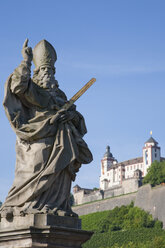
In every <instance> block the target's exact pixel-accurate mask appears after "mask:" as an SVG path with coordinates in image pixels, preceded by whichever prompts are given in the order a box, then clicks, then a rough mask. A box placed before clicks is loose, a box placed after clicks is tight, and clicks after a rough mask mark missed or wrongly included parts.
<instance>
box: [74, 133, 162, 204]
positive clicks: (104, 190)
mask: <svg viewBox="0 0 165 248" xmlns="http://www.w3.org/2000/svg"><path fill="white" fill-rule="evenodd" d="M155 160H157V161H159V162H160V161H162V160H165V158H163V157H161V149H160V147H159V146H158V142H157V141H156V140H155V139H154V138H153V137H152V136H151V137H150V138H149V139H148V140H147V141H146V142H145V145H144V147H143V149H142V157H138V158H133V159H129V160H126V161H123V162H120V163H118V161H117V159H115V158H114V157H113V155H112V153H111V152H110V147H109V146H107V148H106V152H105V154H104V156H103V158H102V160H101V176H100V188H99V189H98V190H92V189H85V188H81V187H80V186H79V185H76V186H74V187H73V194H74V200H75V205H79V204H83V203H86V202H91V201H95V200H101V199H105V198H108V197H113V196H117V195H122V194H127V193H131V192H135V191H137V190H138V188H139V187H140V186H141V182H142V178H143V177H145V176H146V174H147V169H148V168H149V167H150V166H151V164H152V163H153V162H154V161H155Z"/></svg>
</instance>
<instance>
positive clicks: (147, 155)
mask: <svg viewBox="0 0 165 248" xmlns="http://www.w3.org/2000/svg"><path fill="white" fill-rule="evenodd" d="M160 156H161V155H160V147H159V146H158V142H157V141H156V140H155V139H154V138H153V137H152V136H151V137H150V138H149V139H148V140H147V141H146V142H145V146H144V147H143V164H144V175H143V176H145V175H146V174H147V169H148V168H149V167H150V165H151V164H152V163H153V162H154V161H155V160H157V161H159V162H160Z"/></svg>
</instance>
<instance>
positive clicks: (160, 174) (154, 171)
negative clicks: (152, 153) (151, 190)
mask: <svg viewBox="0 0 165 248" xmlns="http://www.w3.org/2000/svg"><path fill="white" fill-rule="evenodd" d="M146 183H150V184H151V185H152V186H155V185H159V184H161V183H165V161H162V162H158V161H154V162H153V163H152V164H151V166H150V167H149V168H148V173H147V175H146V176H145V177H144V179H143V184H146Z"/></svg>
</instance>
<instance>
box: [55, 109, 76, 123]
mask: <svg viewBox="0 0 165 248" xmlns="http://www.w3.org/2000/svg"><path fill="white" fill-rule="evenodd" d="M73 118H74V114H73V111H67V110H65V109H60V110H59V111H57V113H56V114H55V116H53V117H52V118H51V120H50V124H53V123H54V122H56V121H58V122H62V123H64V122H66V121H70V120H72V119H73Z"/></svg>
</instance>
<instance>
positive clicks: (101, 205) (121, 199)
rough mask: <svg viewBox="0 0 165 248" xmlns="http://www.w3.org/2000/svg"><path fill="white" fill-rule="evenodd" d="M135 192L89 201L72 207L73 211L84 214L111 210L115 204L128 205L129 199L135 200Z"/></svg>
mask: <svg viewBox="0 0 165 248" xmlns="http://www.w3.org/2000/svg"><path fill="white" fill-rule="evenodd" d="M135 197H136V193H133V194H129V195H123V196H118V197H114V198H110V199H105V200H102V201H98V202H91V203H88V204H84V205H80V206H75V207H72V209H73V211H74V212H76V213H77V214H78V215H86V214H90V213H95V212H98V211H99V212H101V211H105V210H111V209H113V208H115V207H116V206H119V207H120V206H122V205H128V204H130V203H131V201H135Z"/></svg>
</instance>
